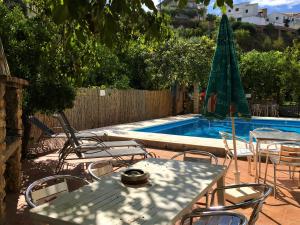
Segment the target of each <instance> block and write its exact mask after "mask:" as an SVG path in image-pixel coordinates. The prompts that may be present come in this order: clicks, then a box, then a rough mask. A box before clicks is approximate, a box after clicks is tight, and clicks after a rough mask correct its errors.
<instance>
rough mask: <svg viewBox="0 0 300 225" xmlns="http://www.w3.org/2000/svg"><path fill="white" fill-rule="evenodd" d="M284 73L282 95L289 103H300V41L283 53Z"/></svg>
mask: <svg viewBox="0 0 300 225" xmlns="http://www.w3.org/2000/svg"><path fill="white" fill-rule="evenodd" d="M284 55H285V64H286V65H287V66H286V72H285V74H284V76H283V77H282V82H283V83H284V84H285V85H284V91H283V92H284V93H283V94H284V95H285V96H286V97H287V98H288V99H287V100H289V101H295V102H298V104H299V102H300V41H296V40H295V41H294V43H293V46H292V47H288V48H286V50H285V51H284Z"/></svg>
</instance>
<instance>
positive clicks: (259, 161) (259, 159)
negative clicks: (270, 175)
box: [257, 152, 261, 183]
mask: <svg viewBox="0 0 300 225" xmlns="http://www.w3.org/2000/svg"><path fill="white" fill-rule="evenodd" d="M258 155H259V156H258V180H257V183H259V179H260V172H261V153H260V152H259V153H258Z"/></svg>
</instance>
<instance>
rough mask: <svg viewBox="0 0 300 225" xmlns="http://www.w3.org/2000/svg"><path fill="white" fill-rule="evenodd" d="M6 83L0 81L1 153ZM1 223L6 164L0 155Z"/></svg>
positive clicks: (1, 147)
mask: <svg viewBox="0 0 300 225" xmlns="http://www.w3.org/2000/svg"><path fill="white" fill-rule="evenodd" d="M4 94H5V83H4V82H1V80H0V153H3V152H5V150H6V142H5V137H6V122H5V101H4ZM0 157H1V158H0V223H1V221H2V220H3V215H4V210H5V205H4V204H3V201H4V198H5V178H4V172H5V163H3V161H4V160H3V155H2V154H0Z"/></svg>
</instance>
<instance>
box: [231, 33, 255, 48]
mask: <svg viewBox="0 0 300 225" xmlns="http://www.w3.org/2000/svg"><path fill="white" fill-rule="evenodd" d="M234 37H235V40H236V42H237V43H238V45H239V46H240V47H241V48H242V49H243V50H244V51H250V50H252V48H253V46H252V43H253V42H252V37H251V35H250V32H249V31H248V30H244V29H238V30H235V31H234Z"/></svg>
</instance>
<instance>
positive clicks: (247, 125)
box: [135, 117, 300, 139]
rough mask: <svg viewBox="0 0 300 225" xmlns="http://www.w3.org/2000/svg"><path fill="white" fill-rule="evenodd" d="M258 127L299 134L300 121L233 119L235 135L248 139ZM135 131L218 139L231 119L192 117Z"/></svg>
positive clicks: (229, 127)
mask: <svg viewBox="0 0 300 225" xmlns="http://www.w3.org/2000/svg"><path fill="white" fill-rule="evenodd" d="M259 127H270V128H275V129H279V130H281V131H288V132H297V133H300V120H282V119H280V120H269V119H268V120H266V119H251V120H250V121H245V120H242V119H235V129H236V135H238V136H240V137H244V138H246V139H248V138H249V131H252V130H254V129H255V128H259ZM135 131H141V132H151V133H162V134H173V135H183V136H193V137H206V138H220V135H219V131H226V132H231V119H227V120H214V121H209V120H207V119H205V118H202V117H194V118H191V119H186V120H183V121H179V122H171V123H166V124H162V125H157V126H151V127H145V128H141V129H136V130H135Z"/></svg>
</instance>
